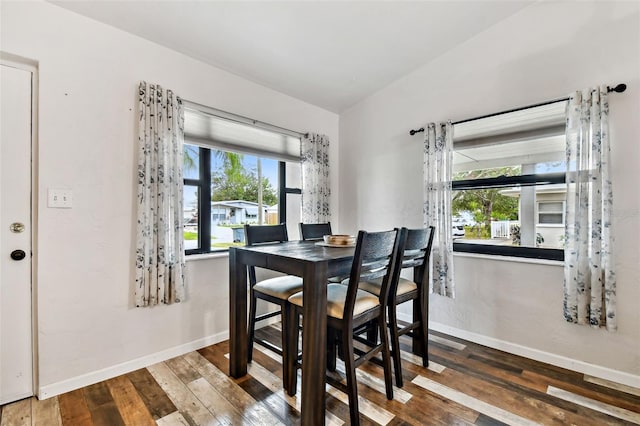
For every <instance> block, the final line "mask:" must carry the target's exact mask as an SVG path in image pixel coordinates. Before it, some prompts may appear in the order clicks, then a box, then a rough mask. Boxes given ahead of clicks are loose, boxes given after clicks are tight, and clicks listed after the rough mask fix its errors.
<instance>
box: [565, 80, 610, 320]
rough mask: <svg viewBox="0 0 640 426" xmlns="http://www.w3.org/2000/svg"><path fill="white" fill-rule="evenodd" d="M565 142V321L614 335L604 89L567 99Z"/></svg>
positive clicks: (607, 134) (607, 143) (606, 124)
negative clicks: (589, 326) (587, 325)
mask: <svg viewBox="0 0 640 426" xmlns="http://www.w3.org/2000/svg"><path fill="white" fill-rule="evenodd" d="M566 138H567V204H566V221H565V222H566V228H565V252H564V317H565V319H566V320H567V321H569V322H574V323H578V324H590V325H592V326H593V327H599V326H602V325H606V327H607V329H608V330H609V331H614V330H616V328H617V324H616V277H615V272H614V262H613V257H612V252H611V248H612V242H613V241H612V240H613V239H612V232H611V209H612V204H613V192H612V189H611V170H610V160H609V157H610V153H609V103H608V100H607V87H606V86H601V87H599V88H596V89H587V90H583V91H581V92H576V93H572V94H571V95H570V96H569V103H568V106H567V129H566Z"/></svg>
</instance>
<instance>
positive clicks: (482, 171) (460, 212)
mask: <svg viewBox="0 0 640 426" xmlns="http://www.w3.org/2000/svg"><path fill="white" fill-rule="evenodd" d="M565 105H566V103H565V102H557V103H551V104H547V105H542V106H538V107H534V108H528V109H524V110H519V111H513V112H509V113H505V114H500V115H495V116H491V117H487V118H483V119H479V120H474V121H470V122H466V123H461V124H455V125H454V129H453V135H454V166H453V182H452V189H453V194H452V215H453V218H452V220H453V223H454V226H459V225H460V224H462V225H463V226H464V235H460V233H459V231H458V230H456V232H454V233H453V234H454V238H455V239H454V244H453V245H454V251H462V252H473V253H484V254H494V255H505V256H517V257H532V258H545V259H555V260H561V259H562V258H563V254H564V253H563V251H562V248H563V235H564V227H563V223H564V221H563V215H564V213H563V212H564V202H565V199H566V193H565V192H566V189H565V184H564V182H565V173H566V160H565V155H566V154H565V149H566V148H565V137H564V129H565ZM456 235H457V236H456Z"/></svg>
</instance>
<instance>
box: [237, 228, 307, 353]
mask: <svg viewBox="0 0 640 426" xmlns="http://www.w3.org/2000/svg"><path fill="white" fill-rule="evenodd" d="M244 235H245V241H246V245H247V246H256V245H262V244H273V243H282V242H285V241H288V240H289V237H288V234H287V226H286V225H285V224H284V223H283V224H280V225H253V226H250V225H245V226H244ZM248 273H249V336H248V361H249V362H251V360H252V359H253V343H254V342H256V343H258V344H260V345H262V346H264V347H266V348H268V349H270V350H272V351H274V352H276V353H277V354H279V355H282V353H283V351H284V350H285V346H286V339H285V330H284V324H283V326H282V334H281V335H282V348H279V347H277V346H275V345H274V344H272V343H271V342H268V341H266V340H264V339H260V338H257V337H256V335H255V329H256V322H258V321H263V320H266V319H269V318H271V317H274V316H277V315H280V314H282V313H283V312H284V310H285V306H286V304H287V303H288V302H287V299H288V298H289V296H291V295H292V294H294V293H297V292H299V291H301V290H302V278H300V277H296V276H293V275H284V276H279V277H275V278H269V279H266V280H262V281H257V280H256V268H255V267H254V266H249V267H248ZM258 299H262V300H266V301H267V302H270V303H274V304H276V305H278V306H280V310H278V311H273V312H268V313H265V314H262V315H257V314H256V305H257V302H258Z"/></svg>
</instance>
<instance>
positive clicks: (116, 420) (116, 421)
mask: <svg viewBox="0 0 640 426" xmlns="http://www.w3.org/2000/svg"><path fill="white" fill-rule="evenodd" d="M83 392H84V398H85V400H86V401H87V407H88V408H89V412H91V420H92V421H93V424H94V425H96V426H124V420H122V416H121V415H120V412H119V411H118V407H116V403H115V401H114V400H113V397H112V396H111V392H109V388H108V387H107V384H106V383H105V382H100V383H96V384H94V385H91V386H87V387H86V388H84V389H83Z"/></svg>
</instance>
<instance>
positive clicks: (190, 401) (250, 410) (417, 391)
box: [0, 327, 640, 426]
mask: <svg viewBox="0 0 640 426" xmlns="http://www.w3.org/2000/svg"><path fill="white" fill-rule="evenodd" d="M260 332H261V334H263V335H265V336H266V337H274V336H278V331H277V330H276V329H275V328H273V327H268V328H266V329H262V330H260ZM402 344H403V345H404V350H405V351H404V352H403V357H404V360H403V375H404V378H405V385H404V387H403V388H402V389H395V390H394V392H395V398H394V400H393V401H388V400H387V399H386V397H385V395H384V384H383V381H382V369H381V368H380V367H378V366H377V365H375V364H372V363H367V364H365V365H363V366H362V367H361V368H360V369H359V370H360V371H359V377H358V380H359V383H360V385H359V387H358V391H359V395H360V398H361V402H360V410H361V416H360V417H361V423H362V424H363V425H374V424H388V425H503V424H510V425H535V424H540V425H594V426H595V425H630V424H640V389H636V388H629V387H625V386H620V385H616V384H614V383H610V382H606V381H602V380H600V379H596V378H593V377H585V376H584V375H583V374H580V373H576V372H573V371H569V370H565V369H562V368H559V367H554V366H551V365H548V364H543V363H540V362H537V361H532V360H529V359H526V358H522V357H518V356H515V355H510V354H507V353H504V352H501V351H497V350H494V349H490V348H487V347H484V346H480V345H477V344H474V343H470V342H467V341H463V340H460V339H456V338H453V337H449V336H446V335H443V334H440V333H436V332H433V333H432V334H431V335H430V342H429V354H430V360H431V363H430V366H429V369H426V368H423V367H421V362H420V359H419V358H417V357H416V358H413V356H412V354H410V353H409V348H410V344H411V341H410V340H409V339H408V338H406V337H403V338H402ZM227 353H228V342H222V343H219V344H216V345H212V346H209V347H206V348H203V349H201V350H199V351H197V352H191V353H189V354H186V355H184V356H181V357H177V358H174V359H171V360H168V361H165V362H162V363H159V364H155V365H152V366H150V367H148V368H145V369H141V370H137V371H134V372H132V373H129V374H125V375H123V376H119V377H116V378H113V379H110V380H107V381H104V382H100V383H97V384H94V385H91V386H87V387H85V388H82V389H78V390H75V391H72V392H68V393H65V394H63V395H59V396H57V397H54V398H50V399H47V400H44V401H38V400H37V399H35V398H30V399H26V400H22V401H18V402H15V403H12V404H9V405H6V406H3V407H0V426H8V425H11V426H18V425H46V426H49V425H64V426H67V425H69V426H71V425H73V426H76V425H108V426H117V425H135V426H138V425H155V424H158V425H217V424H224V425H238V424H243V425H253V424H256V425H275V424H286V425H296V424H299V423H300V414H299V411H298V410H299V407H300V401H299V397H289V396H288V395H286V393H285V392H284V391H283V390H282V385H281V377H282V373H281V365H280V362H279V357H278V356H277V355H275V354H272V353H269V352H268V351H262V350H260V347H259V346H257V347H256V349H255V355H254V361H253V363H252V364H250V365H249V374H248V375H247V376H245V377H242V378H240V379H238V380H236V379H232V378H230V377H229V376H228V375H227V371H228V360H227V358H226V355H227ZM412 360H413V362H412ZM346 401H347V399H346V395H344V394H342V393H341V392H339V391H337V390H336V389H333V388H328V392H327V400H326V405H327V424H328V425H330V424H335V425H338V424H345V423H348V418H349V410H348V407H347V405H346Z"/></svg>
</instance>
